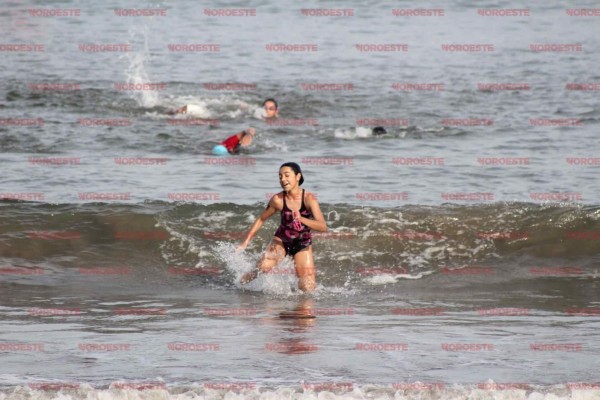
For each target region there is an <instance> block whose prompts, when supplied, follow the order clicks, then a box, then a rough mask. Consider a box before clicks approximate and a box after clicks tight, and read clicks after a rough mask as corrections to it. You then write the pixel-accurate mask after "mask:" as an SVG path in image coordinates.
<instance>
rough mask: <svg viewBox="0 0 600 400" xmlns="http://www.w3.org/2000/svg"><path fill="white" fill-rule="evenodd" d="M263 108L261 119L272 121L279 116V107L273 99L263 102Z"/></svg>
mask: <svg viewBox="0 0 600 400" xmlns="http://www.w3.org/2000/svg"><path fill="white" fill-rule="evenodd" d="M263 108H264V109H265V113H264V115H263V118H265V119H272V118H277V117H278V116H279V106H278V105H277V102H276V101H275V99H273V98H268V99H266V100H265V101H263Z"/></svg>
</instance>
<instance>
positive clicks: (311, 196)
mask: <svg viewBox="0 0 600 400" xmlns="http://www.w3.org/2000/svg"><path fill="white" fill-rule="evenodd" d="M304 202H305V203H312V202H317V194H316V193H313V192H310V191H308V190H306V189H304Z"/></svg>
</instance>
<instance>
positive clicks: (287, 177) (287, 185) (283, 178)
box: [279, 167, 301, 192]
mask: <svg viewBox="0 0 600 400" xmlns="http://www.w3.org/2000/svg"><path fill="white" fill-rule="evenodd" d="M300 176H301V175H300V174H296V173H295V172H294V170H293V169H292V168H290V167H281V168H280V169H279V184H280V185H281V188H282V189H283V190H284V191H286V192H289V191H290V190H292V189H293V188H295V187H297V186H298V182H300Z"/></svg>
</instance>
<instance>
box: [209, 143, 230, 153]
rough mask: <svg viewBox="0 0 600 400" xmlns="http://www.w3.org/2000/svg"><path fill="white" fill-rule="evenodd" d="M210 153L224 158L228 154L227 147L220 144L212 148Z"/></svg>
mask: <svg viewBox="0 0 600 400" xmlns="http://www.w3.org/2000/svg"><path fill="white" fill-rule="evenodd" d="M212 152H213V154H214V155H215V156H226V155H228V154H229V152H228V151H227V147H225V146H223V145H222V144H218V145H216V146H215V147H213V149H212Z"/></svg>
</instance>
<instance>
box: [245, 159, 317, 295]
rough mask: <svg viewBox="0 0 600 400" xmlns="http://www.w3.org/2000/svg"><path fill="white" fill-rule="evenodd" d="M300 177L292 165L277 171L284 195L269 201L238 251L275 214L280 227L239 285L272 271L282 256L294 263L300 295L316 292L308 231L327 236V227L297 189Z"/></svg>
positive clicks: (308, 198)
mask: <svg viewBox="0 0 600 400" xmlns="http://www.w3.org/2000/svg"><path fill="white" fill-rule="evenodd" d="M302 175H303V174H302V171H301V170H300V166H299V165H298V164H296V163H293V162H288V163H285V164H283V165H282V166H281V167H280V168H279V184H280V185H281V187H282V188H283V191H282V192H280V193H277V194H276V195H274V196H273V197H271V199H270V200H269V204H268V205H267V208H266V210H265V211H263V212H262V214H261V215H260V217H258V218H257V219H256V221H255V222H254V224H253V225H252V227H251V228H250V231H249V232H248V235H247V236H246V239H245V240H244V241H243V242H242V244H240V246H239V247H238V248H237V251H242V250H244V249H246V247H247V246H248V243H250V240H251V239H252V238H253V237H254V235H255V234H256V233H257V232H258V231H259V229H260V228H261V227H262V225H263V223H264V222H265V221H266V220H267V219H269V218H270V217H271V216H272V215H273V214H275V213H276V212H277V211H280V212H281V224H280V225H279V228H278V229H277V231H276V232H275V235H274V237H273V240H272V241H271V243H270V244H269V246H268V247H267V250H266V251H265V253H264V254H263V255H262V257H261V259H260V261H259V262H258V264H257V269H255V270H253V271H250V272H248V273H247V274H246V275H244V276H243V277H242V279H241V283H242V284H245V283H248V282H250V281H252V280H254V279H256V277H257V276H258V274H259V273H267V272H269V271H271V270H272V269H273V268H275V266H277V264H279V263H280V262H281V261H282V260H283V259H284V258H285V256H290V257H292V258H293V259H294V266H295V268H296V276H297V277H298V288H299V289H300V290H302V291H303V292H310V291H312V290H313V289H314V288H315V264H314V259H313V250H312V235H311V229H314V230H316V231H319V232H327V224H326V223H325V219H324V218H323V213H322V212H321V208H320V207H319V202H318V201H317V199H316V198H315V196H314V195H313V194H312V193H310V192H307V191H305V190H304V189H301V188H300V185H302V183H303V182H304V177H303V176H302Z"/></svg>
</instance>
